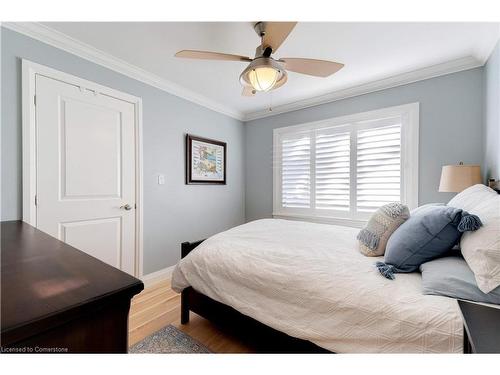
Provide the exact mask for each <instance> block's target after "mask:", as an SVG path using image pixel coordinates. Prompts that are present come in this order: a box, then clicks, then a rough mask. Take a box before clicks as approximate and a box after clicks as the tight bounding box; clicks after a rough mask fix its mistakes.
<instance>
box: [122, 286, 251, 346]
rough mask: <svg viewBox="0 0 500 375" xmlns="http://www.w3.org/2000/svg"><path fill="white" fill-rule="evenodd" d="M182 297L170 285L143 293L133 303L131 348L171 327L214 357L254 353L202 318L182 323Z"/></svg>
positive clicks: (148, 289) (131, 311)
mask: <svg viewBox="0 0 500 375" xmlns="http://www.w3.org/2000/svg"><path fill="white" fill-rule="evenodd" d="M180 310H181V297H180V294H177V293H175V292H174V291H173V290H172V289H170V281H164V282H160V283H157V284H155V285H153V286H151V287H148V288H146V289H144V290H143V291H142V292H141V293H140V294H138V295H136V296H135V297H134V298H133V299H132V305H131V308H130V314H129V346H132V345H134V344H135V343H137V342H138V341H140V340H142V339H143V338H145V337H147V336H149V335H150V334H152V333H154V332H156V331H158V330H160V329H161V328H162V327H165V326H167V325H169V324H172V325H173V326H174V327H176V328H178V329H179V330H181V331H183V332H185V333H187V334H188V335H190V336H191V337H192V338H194V339H195V340H197V341H199V342H200V343H202V344H204V345H205V346H206V347H208V348H209V349H210V350H211V351H212V352H214V353H252V352H254V350H253V349H252V348H251V347H249V346H248V345H245V344H244V343H242V342H241V340H239V339H238V338H237V337H234V336H233V335H231V334H229V333H227V332H223V331H221V330H220V329H219V328H218V327H217V326H215V325H214V324H213V323H211V322H209V321H208V320H206V319H204V318H202V317H201V316H199V315H196V314H194V313H191V319H190V322H189V323H188V324H186V325H182V324H181V322H180V316H181V313H180Z"/></svg>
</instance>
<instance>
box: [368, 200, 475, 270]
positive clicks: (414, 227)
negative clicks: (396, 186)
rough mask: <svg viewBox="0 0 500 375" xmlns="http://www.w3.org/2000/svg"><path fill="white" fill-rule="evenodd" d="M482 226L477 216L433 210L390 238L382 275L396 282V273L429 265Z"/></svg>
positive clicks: (456, 210) (428, 209)
mask: <svg viewBox="0 0 500 375" xmlns="http://www.w3.org/2000/svg"><path fill="white" fill-rule="evenodd" d="M480 225H481V221H480V220H479V218H478V217H477V216H474V215H469V214H468V213H467V212H465V211H463V210H461V209H459V208H454V207H449V206H429V207H426V208H425V209H422V210H420V211H419V212H417V213H416V214H415V215H413V216H411V217H410V218H409V219H408V220H407V221H406V222H405V223H403V224H402V225H401V226H400V227H399V228H398V229H397V230H396V231H395V232H394V233H393V234H392V236H391V237H390V238H389V241H388V242H387V248H386V252H385V259H384V260H385V263H384V262H377V264H376V266H377V268H378V270H379V271H380V273H381V274H382V275H383V276H385V277H386V278H388V279H394V273H396V272H413V271H416V270H417V269H418V267H419V266H420V265H421V264H422V263H425V262H428V261H430V260H432V259H435V258H438V257H440V256H442V255H443V254H445V253H446V252H447V251H449V250H450V249H451V248H452V247H453V246H454V245H455V244H456V243H457V242H458V241H459V240H460V237H461V235H462V232H464V231H467V230H476V229H478V228H479V226H480Z"/></svg>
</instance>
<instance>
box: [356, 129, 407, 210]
mask: <svg viewBox="0 0 500 375" xmlns="http://www.w3.org/2000/svg"><path fill="white" fill-rule="evenodd" d="M356 197H357V200H356V208H357V211H359V212H372V211H375V210H376V209H377V208H378V207H380V206H382V205H384V204H387V203H390V202H400V201H401V125H400V124H397V125H392V126H381V127H374V128H370V129H366V130H358V132H357V158H356Z"/></svg>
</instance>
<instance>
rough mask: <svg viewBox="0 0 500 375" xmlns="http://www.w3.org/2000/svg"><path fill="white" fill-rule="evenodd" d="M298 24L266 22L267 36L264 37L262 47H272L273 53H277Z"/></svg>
mask: <svg viewBox="0 0 500 375" xmlns="http://www.w3.org/2000/svg"><path fill="white" fill-rule="evenodd" d="M296 24H297V22H264V31H265V34H264V36H263V37H262V46H263V47H264V48H266V47H271V48H272V50H273V53H274V52H276V50H277V49H278V48H279V47H280V46H281V44H282V43H283V42H284V41H285V39H286V38H287V37H288V34H290V33H291V32H292V30H293V28H294V27H295V25H296Z"/></svg>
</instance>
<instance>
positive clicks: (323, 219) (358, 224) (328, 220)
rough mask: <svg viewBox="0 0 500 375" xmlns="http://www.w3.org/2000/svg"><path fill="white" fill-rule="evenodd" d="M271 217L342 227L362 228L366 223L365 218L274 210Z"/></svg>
mask: <svg viewBox="0 0 500 375" xmlns="http://www.w3.org/2000/svg"><path fill="white" fill-rule="evenodd" d="M273 218H275V219H287V220H300V221H309V222H312V223H319V224H331V225H340V226H344V227H353V228H363V227H364V226H365V225H366V223H367V220H361V219H350V218H343V217H328V216H310V215H300V214H285V213H275V212H273Z"/></svg>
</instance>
